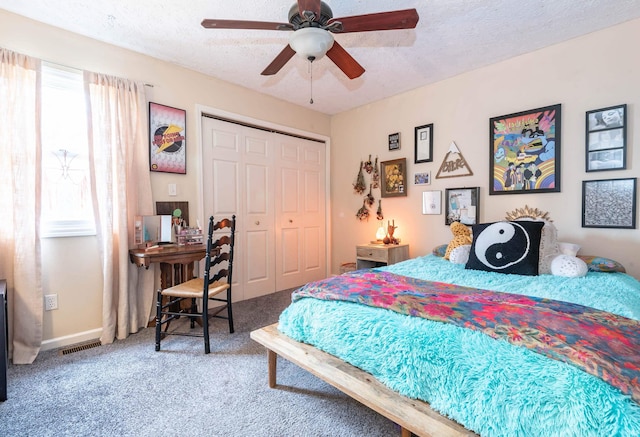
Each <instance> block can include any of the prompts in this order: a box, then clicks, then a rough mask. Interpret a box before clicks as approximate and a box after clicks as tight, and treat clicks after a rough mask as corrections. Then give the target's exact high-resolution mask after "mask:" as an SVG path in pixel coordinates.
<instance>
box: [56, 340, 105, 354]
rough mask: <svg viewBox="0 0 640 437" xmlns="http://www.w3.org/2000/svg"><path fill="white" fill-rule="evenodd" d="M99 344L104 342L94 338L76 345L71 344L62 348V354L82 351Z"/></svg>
mask: <svg viewBox="0 0 640 437" xmlns="http://www.w3.org/2000/svg"><path fill="white" fill-rule="evenodd" d="M98 346H102V343H101V342H100V340H92V341H89V342H86V343H80V344H76V345H74V346H70V347H68V348H66V349H60V355H69V354H72V353H74V352H80V351H83V350H86V349H91V348H94V347H98Z"/></svg>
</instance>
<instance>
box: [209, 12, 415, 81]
mask: <svg viewBox="0 0 640 437" xmlns="http://www.w3.org/2000/svg"><path fill="white" fill-rule="evenodd" d="M418 19H419V17H418V12H417V11H416V10H415V9H404V10H397V11H389V12H379V13H373V14H364V15H354V16H351V17H343V18H333V12H332V11H331V8H330V7H329V6H328V5H327V4H326V3H325V2H323V1H320V0H298V2H297V3H294V4H293V6H291V9H290V10H289V22H288V23H275V22H267V21H247V20H215V19H205V20H203V21H202V26H203V27H205V28H207V29H255V30H285V31H293V33H292V34H291V37H290V38H289V44H288V45H287V46H286V47H285V48H284V49H283V50H282V51H281V52H280V53H279V54H278V55H277V56H276V58H275V59H274V60H273V61H272V62H271V63H270V64H269V65H268V66H267V68H265V69H264V71H263V72H262V73H261V74H262V75H263V76H270V75H273V74H276V73H277V72H278V71H280V69H281V68H282V67H284V65H285V64H286V63H287V62H288V61H289V59H291V58H292V57H293V55H295V54H296V53H297V54H298V55H300V56H302V57H304V58H305V59H307V60H309V61H310V62H313V61H315V60H317V59H320V58H322V57H323V56H324V55H325V54H326V55H327V56H328V57H329V59H331V60H332V61H333V62H334V64H336V65H337V66H338V68H340V70H342V71H343V72H344V74H346V75H347V76H348V77H349V79H355V78H357V77H360V76H361V75H362V73H364V68H363V67H362V66H361V65H360V64H359V63H358V62H357V61H356V60H355V59H354V58H353V57H352V56H351V55H349V53H347V51H346V50H345V49H344V48H343V47H342V46H341V45H340V44H338V42H337V41H335V40H334V38H333V35H332V33H350V32H370V31H374V30H392V29H413V28H415V27H416V25H417V23H418Z"/></svg>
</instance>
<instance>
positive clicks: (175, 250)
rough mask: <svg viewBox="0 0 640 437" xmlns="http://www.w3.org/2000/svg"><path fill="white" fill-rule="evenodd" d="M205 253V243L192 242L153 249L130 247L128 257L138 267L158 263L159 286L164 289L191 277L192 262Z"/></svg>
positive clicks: (199, 258) (202, 256)
mask: <svg viewBox="0 0 640 437" xmlns="http://www.w3.org/2000/svg"><path fill="white" fill-rule="evenodd" d="M161 247H162V246H161ZM206 254H207V246H206V245H205V244H192V245H188V246H168V247H162V249H153V250H148V249H147V250H145V249H130V250H129V259H130V260H131V262H132V263H133V264H135V265H137V266H138V267H144V268H147V269H148V268H149V266H150V265H151V264H152V263H160V287H161V288H162V289H163V290H164V289H165V288H169V287H173V286H174V285H177V284H180V283H182V282H184V281H187V280H189V279H192V278H193V263H194V262H196V261H200V260H201V259H202V258H204V257H205V255H206Z"/></svg>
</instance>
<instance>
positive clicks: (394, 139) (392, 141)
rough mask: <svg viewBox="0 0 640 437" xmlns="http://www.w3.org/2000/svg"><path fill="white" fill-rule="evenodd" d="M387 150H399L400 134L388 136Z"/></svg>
mask: <svg viewBox="0 0 640 437" xmlns="http://www.w3.org/2000/svg"><path fill="white" fill-rule="evenodd" d="M389 150H400V133H399V132H398V133H395V134H391V135H389Z"/></svg>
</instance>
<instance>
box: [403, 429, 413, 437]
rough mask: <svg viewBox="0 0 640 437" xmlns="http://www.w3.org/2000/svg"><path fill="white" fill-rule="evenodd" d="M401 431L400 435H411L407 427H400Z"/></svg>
mask: <svg viewBox="0 0 640 437" xmlns="http://www.w3.org/2000/svg"><path fill="white" fill-rule="evenodd" d="M400 429H401V430H402V433H401V434H400V435H401V436H402V437H413V433H412V432H411V431H409V430H408V429H407V428H404V427H401V428H400Z"/></svg>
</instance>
